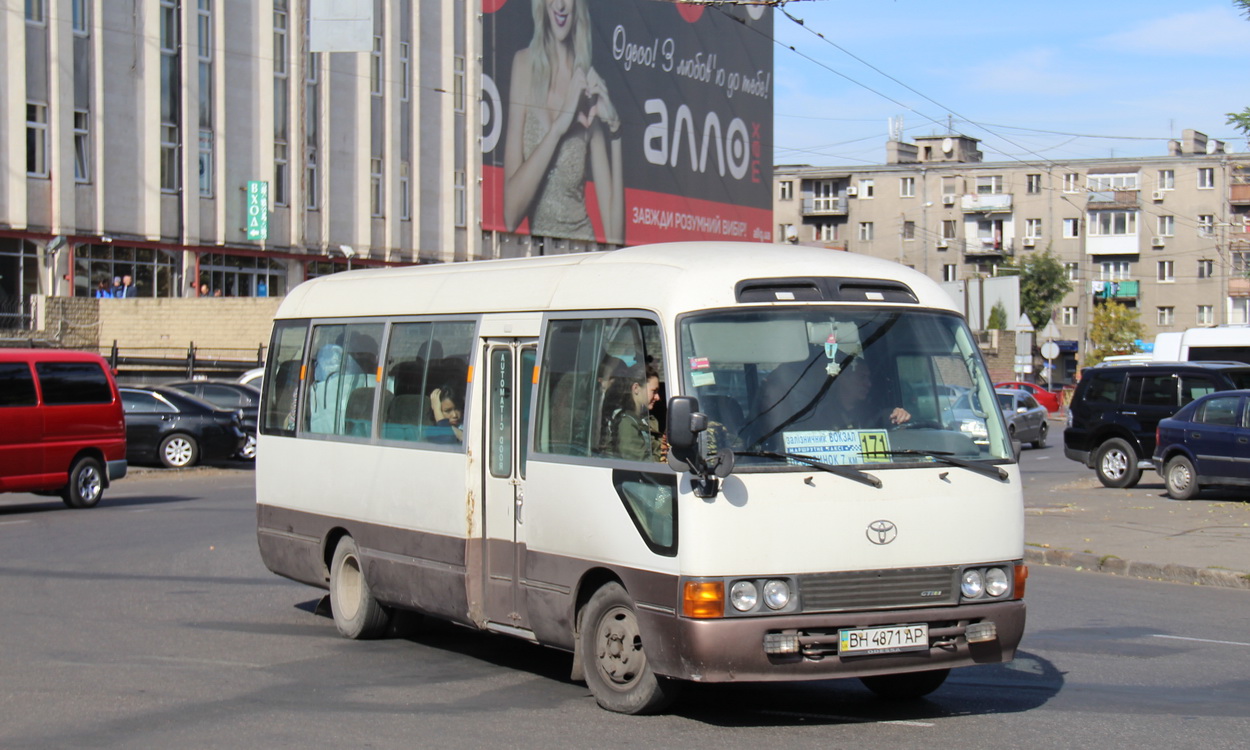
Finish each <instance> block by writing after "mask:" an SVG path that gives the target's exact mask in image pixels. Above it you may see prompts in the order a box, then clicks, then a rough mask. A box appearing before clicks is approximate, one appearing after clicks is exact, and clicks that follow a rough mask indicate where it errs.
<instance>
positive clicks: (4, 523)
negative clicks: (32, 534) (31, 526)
mask: <svg viewBox="0 0 1250 750" xmlns="http://www.w3.org/2000/svg"><path fill="white" fill-rule="evenodd" d="M19 523H30V521H29V520H28V519H23V520H21V521H0V526H16V525H18V524H19Z"/></svg>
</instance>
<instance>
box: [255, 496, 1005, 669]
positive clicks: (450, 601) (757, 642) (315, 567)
mask: <svg viewBox="0 0 1250 750" xmlns="http://www.w3.org/2000/svg"><path fill="white" fill-rule="evenodd" d="M257 527H258V529H257V530H258V533H257V539H258V543H259V546H260V552H261V557H262V558H263V559H264V561H265V564H266V566H268V567H269V569H270V570H272V571H273V572H275V573H277V574H279V575H282V576H285V577H287V578H292V579H294V580H297V581H301V582H303V583H307V584H310V585H313V586H318V587H320V588H326V587H327V586H328V576H329V572H328V567H327V566H328V560H329V558H330V556H331V555H332V554H333V550H332V549H328V545H327V543H326V540H327V539H330V538H335V534H337V533H339V532H346V533H348V534H350V535H352V537H353V538H354V539H355V540H356V542H357V544H358V545H359V547H360V550H361V557H362V560H363V562H364V564H365V574H366V576H367V577H368V579H369V583H370V586H371V587H372V589H373V593H374V595H375V596H376V597H377V598H378V600H379V601H381V602H382V603H384V604H388V605H391V606H395V607H400V608H404V609H412V610H415V611H419V612H423V613H425V614H430V615H434V616H437V617H442V618H445V619H448V620H451V621H453V622H459V623H461V624H468V625H477V626H479V627H482V626H485V624H486V622H487V621H494V622H500V623H504V624H510V623H509V621H508V620H507V619H506V618H503V617H499V616H491V613H490V612H486V613H483V612H482V611H481V608H482V605H481V601H482V595H483V593H484V592H483V591H481V580H482V578H483V576H482V568H481V566H482V556H483V554H484V549H485V546H484V545H483V544H482V542H481V541H480V540H476V539H470V540H466V539H463V538H456V537H448V536H443V535H438V534H430V533H424V532H416V531H412V530H401V529H394V528H389V527H385V526H380V525H376V524H369V523H362V522H358V521H349V520H345V519H336V518H330V517H326V516H321V515H317V514H313V513H307V512H301V511H292V510H286V509H282V508H275V507H273V506H266V505H259V506H258V507H257ZM504 551H505V552H506V550H504ZM524 559H525V560H526V561H527V563H526V564H525V566H524V567H525V575H523V576H522V577H521V580H520V581H518V582H517V583H518V584H519V587H520V593H519V600H518V602H517V603H518V605H519V607H520V610H522V614H523V619H522V622H523V623H524V624H525V625H526V626H528V628H529V629H531V630H532V632H533V635H534V640H536V641H537V642H539V643H543V644H546V645H548V646H554V647H556V648H561V649H566V650H572V649H573V648H574V629H575V623H576V617H577V604H576V603H577V602H579V601H585V600H586V599H587V598H589V596H590V594H591V593H593V589H594V588H596V587H597V586H598V585H599V584H601V583H602V582H604V581H607V580H618V581H620V582H621V584H622V585H623V586H624V587H625V589H626V591H627V592H628V593H629V595H630V597H631V598H632V599H633V600H634V603H635V608H636V613H637V617H638V625H639V629H640V631H641V633H642V638H643V646H644V648H645V649H646V652H647V660H648V662H649V664H650V665H651V667H652V669H653V670H655V672H656V673H657V674H661V675H665V676H668V677H674V678H678V679H683V680H693V681H698V682H734V681H741V682H769V681H798V680H823V679H831V678H837V677H861V676H869V675H877V674H889V673H893V672H904V671H923V670H930V669H944V668H948V667H961V666H969V665H972V664H991V663H997V662H1005V661H1010V660H1011V659H1012V658H1013V656H1014V655H1015V651H1016V647H1017V645H1018V644H1019V643H1020V639H1021V637H1022V635H1023V633H1024V621H1025V605H1024V602H1023V601H1008V602H999V603H993V604H974V605H962V606H955V607H931V608H924V609H894V610H875V611H865V612H835V613H809V614H797V615H774V616H763V617H726V618H720V619H709V620H694V619H690V618H686V617H680V616H678V615H677V614H676V611H677V608H678V607H679V606H680V602H679V601H678V592H679V588H680V587H679V581H680V579H679V577H678V576H676V575H673V574H671V573H658V572H654V571H645V570H638V569H634V568H622V567H619V566H604V565H601V564H594V563H591V562H589V561H586V560H579V559H575V558H570V557H564V556H561V555H552V554H544V553H535V552H533V551H532V550H531V551H529V552H528V554H527V556H525V558H524ZM487 609H489V607H488V608H487ZM987 621H988V622H993V623H994V624H995V626H996V628H997V633H998V637H997V639H996V640H994V641H989V642H986V643H972V644H969V643H968V641H967V639H966V638H965V637H964V635H963V633H964V629H965V628H966V627H967V625H968V624H969V623H977V622H987ZM916 623H927V624H928V625H929V633H930V641H931V642H932V643H935V645H933V646H931V647H930V648H928V649H927V650H924V651H913V652H907V653H900V654H884V655H871V656H840V655H838V654H837V642H838V630H839V629H842V628H856V627H873V626H879V625H903V624H916ZM777 632H797V633H799V634H800V636H801V643H802V644H803V645H804V647H805V650H806V655H795V656H773V655H769V654H766V653H765V652H764V636H765V634H767V633H777Z"/></svg>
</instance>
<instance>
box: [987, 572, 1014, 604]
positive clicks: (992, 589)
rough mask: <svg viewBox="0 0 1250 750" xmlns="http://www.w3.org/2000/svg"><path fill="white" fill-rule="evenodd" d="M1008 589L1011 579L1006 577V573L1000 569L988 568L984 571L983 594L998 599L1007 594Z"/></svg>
mask: <svg viewBox="0 0 1250 750" xmlns="http://www.w3.org/2000/svg"><path fill="white" fill-rule="evenodd" d="M1010 588H1011V579H1009V578H1008V577H1007V571H1005V570H1003V569H1002V568H990V569H989V570H987V571H985V593H987V594H989V595H990V596H994V597H998V596H1002V595H1003V594H1005V593H1007V591H1008V590H1009V589H1010Z"/></svg>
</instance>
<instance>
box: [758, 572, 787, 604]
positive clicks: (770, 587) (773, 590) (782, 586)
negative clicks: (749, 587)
mask: <svg viewBox="0 0 1250 750" xmlns="http://www.w3.org/2000/svg"><path fill="white" fill-rule="evenodd" d="M789 603H790V585H789V584H788V583H786V582H785V581H781V580H778V579H775V578H774V579H773V580H771V581H769V582H768V583H765V584H764V604H766V605H768V608H769V609H784V608H785V606H786V605H787V604H789Z"/></svg>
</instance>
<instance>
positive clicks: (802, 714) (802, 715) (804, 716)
mask: <svg viewBox="0 0 1250 750" xmlns="http://www.w3.org/2000/svg"><path fill="white" fill-rule="evenodd" d="M760 713H762V714H769V715H772V716H795V717H798V718H800V719H823V720H826V721H829V720H831V721H846V722H851V723H854V724H895V725H898V726H904V727H931V726H933V722H928V721H903V720H894V721H890V720H887V721H881V720H879V719H865V718H863V717H862V716H839V715H837V714H814V713H805V712H803V711H760Z"/></svg>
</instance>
